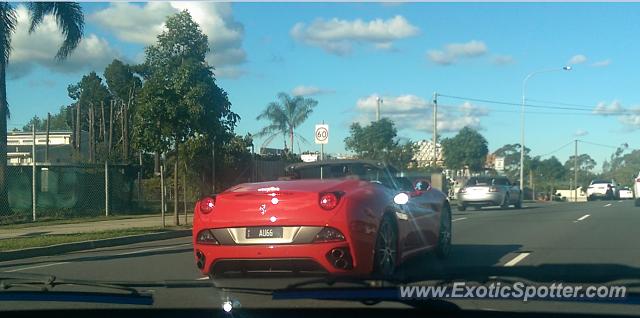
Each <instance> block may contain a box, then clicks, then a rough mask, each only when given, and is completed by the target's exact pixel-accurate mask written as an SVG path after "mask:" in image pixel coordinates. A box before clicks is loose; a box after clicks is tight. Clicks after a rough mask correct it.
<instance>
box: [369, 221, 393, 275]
mask: <svg viewBox="0 0 640 318" xmlns="http://www.w3.org/2000/svg"><path fill="white" fill-rule="evenodd" d="M397 260H398V231H397V228H396V224H395V222H394V220H393V218H392V217H391V216H390V215H389V214H386V215H385V216H383V217H382V221H381V222H380V226H379V227H378V236H377V238H376V243H375V246H374V253H373V274H374V276H375V277H376V278H380V279H392V278H393V275H394V274H395V270H396V263H397Z"/></svg>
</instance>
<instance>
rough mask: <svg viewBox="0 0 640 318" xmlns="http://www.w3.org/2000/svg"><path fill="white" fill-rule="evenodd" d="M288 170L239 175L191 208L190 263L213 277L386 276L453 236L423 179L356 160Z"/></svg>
mask: <svg viewBox="0 0 640 318" xmlns="http://www.w3.org/2000/svg"><path fill="white" fill-rule="evenodd" d="M286 170H287V171H288V173H289V174H290V175H291V176H292V177H291V180H288V181H284V180H279V181H269V182H260V183H245V184H240V185H237V186H234V187H231V188H230V189H228V190H226V191H224V192H222V193H219V194H216V195H210V196H207V197H205V198H202V199H201V200H199V201H198V202H197V203H196V206H195V209H194V213H195V214H194V224H193V246H194V255H195V261H196V265H197V267H198V269H199V270H200V271H201V272H202V273H203V274H205V275H209V276H211V277H214V278H215V277H219V276H227V274H240V275H245V276H246V275H251V274H253V273H262V274H265V273H266V272H272V273H274V272H275V273H279V274H283V273H285V274H297V273H300V274H310V273H311V274H322V275H327V274H329V275H333V276H350V277H351V276H355V277H362V276H364V277H371V276H373V277H383V278H385V277H389V276H392V275H393V273H394V271H395V269H396V268H397V266H399V265H400V264H401V263H403V262H404V261H405V260H407V259H408V258H410V257H412V256H415V255H419V254H421V253H423V252H427V251H434V252H435V254H436V255H437V256H439V257H441V258H444V257H446V256H447V254H448V252H449V250H450V246H451V209H450V206H449V201H448V200H447V197H446V195H445V194H444V193H442V192H441V191H439V190H437V189H434V188H431V186H430V185H429V183H428V182H427V181H426V180H417V181H416V182H415V183H412V182H411V181H409V180H408V179H406V178H396V176H395V174H396V171H395V169H393V167H391V166H388V165H385V164H382V163H378V162H374V161H364V160H332V161H324V162H319V163H318V162H312V163H298V164H294V165H291V166H289V167H287V169H286Z"/></svg>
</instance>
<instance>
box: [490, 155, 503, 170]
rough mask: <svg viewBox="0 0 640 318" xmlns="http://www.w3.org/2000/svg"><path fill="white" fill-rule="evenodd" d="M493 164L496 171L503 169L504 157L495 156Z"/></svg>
mask: <svg viewBox="0 0 640 318" xmlns="http://www.w3.org/2000/svg"><path fill="white" fill-rule="evenodd" d="M493 166H494V169H496V171H500V172H502V171H504V157H496V159H495V161H494V163H493Z"/></svg>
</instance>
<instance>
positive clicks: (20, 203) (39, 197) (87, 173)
mask: <svg viewBox="0 0 640 318" xmlns="http://www.w3.org/2000/svg"><path fill="white" fill-rule="evenodd" d="M288 164H290V162H289V161H286V160H260V159H252V160H250V161H249V162H243V163H238V164H237V165H236V166H234V167H233V168H232V169H222V170H221V171H218V174H217V175H215V176H204V175H203V174H201V173H199V171H193V169H189V166H188V165H181V167H180V168H181V169H178V174H177V175H176V174H175V171H174V167H173V166H170V167H164V166H163V169H162V175H160V174H159V173H158V174H148V175H147V176H146V178H144V177H143V175H142V174H141V170H140V166H139V165H124V164H106V165H105V164H104V163H103V164H59V163H58V164H52V163H46V164H45V163H36V165H35V167H34V166H33V164H32V163H21V164H14V165H11V164H10V165H9V166H8V167H7V180H6V181H7V183H6V184H7V191H8V195H7V196H8V204H7V203H5V204H4V205H3V204H2V203H1V200H0V224H9V223H21V222H34V221H35V222H38V221H43V220H51V219H68V218H77V217H102V216H112V215H134V214H161V213H163V212H164V213H165V214H166V216H167V220H168V221H169V220H173V214H174V209H175V203H176V201H177V203H178V213H179V215H180V223H181V224H185V223H188V220H189V219H188V217H187V216H188V215H189V214H191V213H192V211H193V206H194V204H195V202H196V201H197V200H198V199H199V198H200V197H202V196H203V195H208V194H211V193H212V192H220V191H223V190H225V189H227V188H229V187H231V186H233V185H236V184H239V183H244V182H262V181H269V180H277V179H278V178H279V177H282V176H284V174H285V171H284V170H285V169H284V168H285V167H286V166H287V165H288ZM176 177H177V183H178V187H177V191H176V189H175V184H174V182H175V178H176ZM212 178H215V181H216V187H215V191H214V190H213V187H212V185H211V181H210V180H211V179H212ZM34 202H35V206H34ZM169 223H170V224H172V223H173V222H172V221H169Z"/></svg>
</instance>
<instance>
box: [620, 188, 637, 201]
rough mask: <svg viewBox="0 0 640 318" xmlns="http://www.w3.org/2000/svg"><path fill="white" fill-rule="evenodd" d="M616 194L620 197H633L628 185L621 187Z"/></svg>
mask: <svg viewBox="0 0 640 318" xmlns="http://www.w3.org/2000/svg"><path fill="white" fill-rule="evenodd" d="M618 196H619V198H620V199H633V190H631V189H630V188H629V187H621V188H620V191H618Z"/></svg>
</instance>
